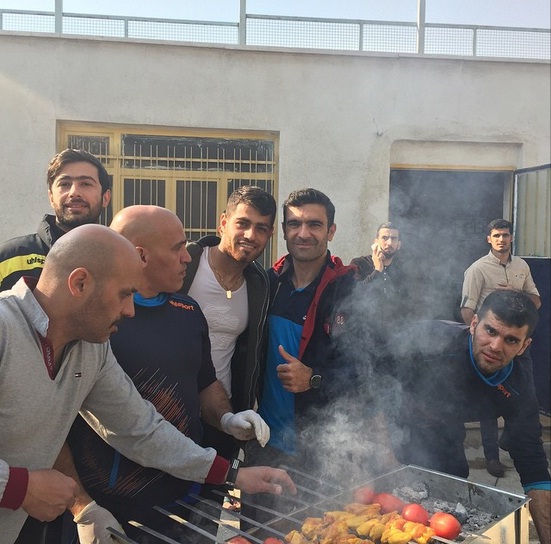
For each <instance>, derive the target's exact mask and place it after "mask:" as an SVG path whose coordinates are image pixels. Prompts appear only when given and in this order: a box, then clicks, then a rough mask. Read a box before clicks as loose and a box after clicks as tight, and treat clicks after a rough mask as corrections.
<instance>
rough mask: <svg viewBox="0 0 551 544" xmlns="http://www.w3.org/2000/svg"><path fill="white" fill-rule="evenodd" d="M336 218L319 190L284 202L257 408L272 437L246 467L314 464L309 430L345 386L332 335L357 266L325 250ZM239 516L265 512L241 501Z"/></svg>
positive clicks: (252, 451)
mask: <svg viewBox="0 0 551 544" xmlns="http://www.w3.org/2000/svg"><path fill="white" fill-rule="evenodd" d="M334 216H335V207H334V206H333V204H332V202H331V201H330V200H329V198H328V197H327V196H326V195H325V194H323V193H322V192H320V191H318V190H316V189H303V190H298V191H294V192H292V193H291V194H290V195H289V197H288V199H287V200H286V201H285V203H284V205H283V224H282V226H283V233H284V237H285V240H286V242H287V249H288V251H289V254H288V255H286V256H285V257H283V258H282V259H280V260H279V261H278V262H277V263H276V264H275V265H274V267H273V268H272V269H271V270H270V271H269V273H268V276H269V278H270V293H271V301H272V302H271V307H270V311H269V313H268V355H267V363H266V371H265V375H264V380H263V387H262V391H261V396H260V405H259V414H261V416H262V418H263V419H265V421H266V422H267V423H268V425H269V426H270V431H271V438H270V441H269V442H268V445H267V446H266V448H265V449H264V450H262V451H261V450H260V448H255V447H254V446H252V444H251V445H250V447H248V449H247V454H248V457H247V459H246V461H247V462H248V463H251V464H260V463H262V464H264V463H265V462H267V461H268V460H269V461H270V462H271V463H274V464H275V465H277V464H278V463H284V464H286V465H291V466H295V467H296V466H302V465H301V463H302V462H304V461H305V462H307V463H308V464H310V465H311V464H312V463H313V462H314V460H313V459H312V456H311V454H312V453H314V451H315V445H314V443H313V442H312V441H311V440H310V438H311V437H312V436H313V435H315V434H318V435H319V432H316V431H315V430H314V429H317V430H318V431H319V429H321V428H323V423H324V420H323V416H322V413H321V411H320V410H321V409H322V408H323V407H324V406H326V404H327V403H328V401H329V400H333V399H334V398H335V396H336V395H339V394H340V393H341V392H342V389H341V388H340V385H339V384H343V382H346V381H347V380H346V378H345V375H346V369H344V368H343V367H342V366H339V365H340V363H339V361H338V359H337V357H336V354H335V352H334V349H333V338H334V337H335V335H338V334H339V332H340V330H342V329H344V328H345V327H346V317H345V315H344V314H343V313H341V312H340V311H339V305H340V302H341V301H342V300H344V298H345V297H346V296H347V295H348V294H349V293H350V291H351V289H352V286H353V285H354V269H353V268H351V267H347V266H345V265H343V263H342V261H341V260H340V259H339V258H338V257H334V256H332V255H331V254H330V253H329V251H328V249H327V245H328V242H330V241H331V240H332V239H333V236H334V234H335V230H336V225H335V223H334ZM339 378H340V379H339ZM320 425H321V427H319V426H320ZM306 449H308V453H306V451H305V450H306ZM310 468H312V467H310ZM264 499H267V500H264ZM260 500H262V503H260V502H259V501H260ZM254 502H255V504H264V505H268V506H269V505H270V504H271V501H269V498H268V497H260V496H256V497H254ZM281 508H282V505H281V503H279V502H278V509H281ZM243 513H244V514H245V515H249V516H250V517H253V518H255V519H257V520H259V521H260V520H263V516H262V512H260V511H259V510H258V509H256V508H249V507H247V505H245V504H243Z"/></svg>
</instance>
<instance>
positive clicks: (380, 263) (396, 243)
mask: <svg viewBox="0 0 551 544" xmlns="http://www.w3.org/2000/svg"><path fill="white" fill-rule="evenodd" d="M401 247H402V241H401V239H400V231H399V230H398V227H396V226H394V224H393V223H390V222H387V223H381V224H380V225H379V226H378V227H377V235H376V236H375V239H374V240H373V244H372V245H371V250H372V254H371V255H366V256H364V257H355V258H354V259H352V260H351V261H350V264H351V265H354V266H355V267H356V269H357V270H356V273H355V274H354V279H356V280H359V281H366V282H371V281H374V280H375V279H377V278H381V277H382V278H383V281H385V278H384V277H385V275H387V276H388V277H390V278H392V276H391V274H393V273H394V270H395V268H391V266H390V265H391V264H392V261H393V259H394V257H396V255H397V253H398V251H400V248H401ZM390 281H392V280H390Z"/></svg>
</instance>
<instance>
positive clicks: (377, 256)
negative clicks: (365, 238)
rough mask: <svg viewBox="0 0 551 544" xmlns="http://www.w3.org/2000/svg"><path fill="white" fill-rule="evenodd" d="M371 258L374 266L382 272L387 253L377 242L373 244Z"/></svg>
mask: <svg viewBox="0 0 551 544" xmlns="http://www.w3.org/2000/svg"><path fill="white" fill-rule="evenodd" d="M371 259H372V260H373V268H374V269H375V270H377V271H378V272H382V271H383V270H384V268H385V264H384V260H385V254H384V253H383V250H382V249H381V246H380V245H379V244H378V243H377V242H375V243H374V244H372V245H371Z"/></svg>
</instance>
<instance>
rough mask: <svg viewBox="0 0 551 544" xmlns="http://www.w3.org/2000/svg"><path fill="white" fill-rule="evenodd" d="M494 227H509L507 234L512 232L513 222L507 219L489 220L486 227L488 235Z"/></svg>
mask: <svg viewBox="0 0 551 544" xmlns="http://www.w3.org/2000/svg"><path fill="white" fill-rule="evenodd" d="M495 229H509V234H513V224H512V223H511V222H510V221H507V219H494V220H493V221H490V222H489V223H488V226H487V227H486V230H487V233H488V236H490V234H492V231H493V230H495Z"/></svg>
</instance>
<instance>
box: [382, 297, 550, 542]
mask: <svg viewBox="0 0 551 544" xmlns="http://www.w3.org/2000/svg"><path fill="white" fill-rule="evenodd" d="M537 321H538V311H537V309H536V306H535V305H534V303H533V302H532V300H531V298H530V297H529V296H528V295H527V294H525V293H523V292H521V291H512V290H496V291H493V292H492V293H490V294H489V295H488V296H487V297H486V299H485V300H484V302H483V303H482V306H481V307H480V308H479V309H478V310H477V313H476V314H475V315H474V316H473V318H472V320H471V322H470V325H469V326H467V325H463V324H459V323H452V322H445V321H426V322H420V323H417V324H413V325H411V326H409V327H405V326H404V327H403V329H402V330H400V331H395V334H394V335H392V338H391V342H390V348H391V349H392V351H393V356H394V359H395V367H394V369H393V371H392V372H391V373H390V374H391V375H393V376H394V377H395V378H396V379H397V383H396V385H397V390H396V391H397V392H399V395H398V394H397V395H396V396H395V402H394V403H390V402H387V404H386V406H384V408H385V412H386V414H387V415H388V416H390V417H389V422H390V425H391V428H392V426H394V425H395V426H396V427H397V429H396V430H397V431H399V432H396V433H392V432H391V436H394V442H395V454H396V458H397V459H398V460H399V461H400V462H402V463H404V464H413V465H419V466H422V467H426V468H429V469H433V470H438V471H440V472H445V473H448V474H454V475H456V476H460V477H463V478H466V477H467V476H468V474H469V466H468V464H467V459H466V457H465V449H464V446H463V441H464V439H465V427H464V424H465V423H466V422H472V421H480V419H482V418H484V417H486V418H488V417H491V418H494V419H495V418H498V417H500V416H501V417H503V419H504V420H505V425H506V427H507V429H508V439H509V454H510V455H511V458H512V459H513V461H514V464H515V468H516V469H517V472H518V473H519V476H520V481H521V484H522V485H523V487H524V491H525V493H526V494H527V495H528V496H529V497H530V499H531V501H530V503H529V506H530V512H531V514H532V518H533V520H534V523H535V525H536V529H537V531H538V534H539V537H540V540H541V542H542V544H551V534H550V533H551V477H550V475H549V468H548V461H547V457H546V455H545V451H544V448H543V443H542V433H541V425H540V419H539V408H538V402H537V398H536V394H535V388H534V380H533V377H532V370H531V366H530V365H529V364H526V361H525V360H523V359H521V358H520V356H521V355H522V354H523V353H524V351H525V350H526V349H527V348H528V346H529V345H530V342H531V338H530V335H531V334H532V332H533V330H534V328H535V326H536V324H537ZM393 410H394V411H393Z"/></svg>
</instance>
